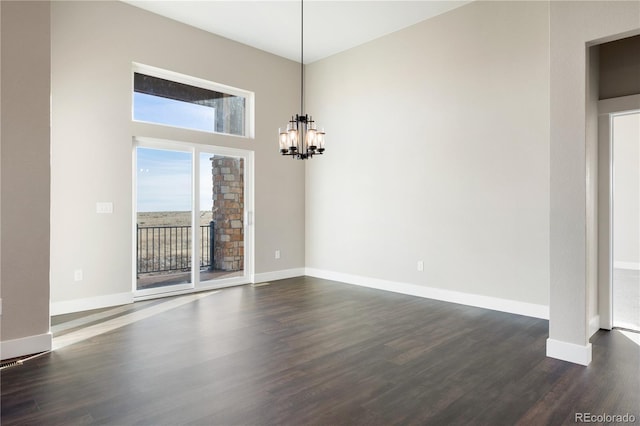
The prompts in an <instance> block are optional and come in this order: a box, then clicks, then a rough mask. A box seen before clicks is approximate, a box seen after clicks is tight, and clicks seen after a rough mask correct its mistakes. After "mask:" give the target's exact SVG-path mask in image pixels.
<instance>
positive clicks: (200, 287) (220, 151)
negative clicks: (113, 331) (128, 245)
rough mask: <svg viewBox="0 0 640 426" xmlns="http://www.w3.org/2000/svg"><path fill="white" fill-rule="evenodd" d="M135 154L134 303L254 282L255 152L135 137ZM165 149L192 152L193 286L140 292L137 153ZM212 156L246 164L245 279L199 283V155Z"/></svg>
mask: <svg viewBox="0 0 640 426" xmlns="http://www.w3.org/2000/svg"><path fill="white" fill-rule="evenodd" d="M132 145H133V148H132V150H133V152H132V171H133V179H132V181H133V188H132V195H133V199H132V203H133V208H132V212H133V214H132V231H131V235H132V239H131V241H132V258H133V265H132V291H133V296H134V300H136V301H137V300H147V299H154V298H159V297H166V296H173V295H179V294H189V293H194V292H198V291H206V290H215V289H219V288H224V287H231V286H236V285H243V284H249V283H251V282H252V277H253V275H254V263H255V262H254V241H255V233H254V226H253V211H254V210H253V209H254V152H253V151H249V150H243V149H236V148H229V147H221V146H214V145H204V144H195V143H190V142H181V141H172V140H166V139H156V138H148V137H137V136H135V137H133V144H132ZM139 147H142V148H151V149H165V150H174V151H182V152H190V153H191V157H192V176H191V197H192V199H191V223H192V226H191V256H192V262H191V263H192V265H193V266H192V268H191V283H189V284H179V285H176V286H171V287H170V288H167V289H166V291H162V289H148V290H138V289H137V285H136V282H137V278H136V277H137V259H136V243H137V241H136V223H137V213H138V211H137V196H138V194H137V183H138V182H137V173H135V171H136V163H137V158H136V151H137V148H139ZM201 153H211V154H214V155H219V156H225V157H236V158H242V159H243V160H244V171H243V173H244V221H243V226H244V265H243V266H244V267H243V275H242V276H239V277H231V278H222V279H217V280H211V281H204V282H201V281H200V270H199V267H198V264H199V262H196V261H195V260H198V259H200V244H198V229H199V227H198V226H196V223H197V218H198V215H199V213H200V196H199V185H200V184H199V177H200V154H201Z"/></svg>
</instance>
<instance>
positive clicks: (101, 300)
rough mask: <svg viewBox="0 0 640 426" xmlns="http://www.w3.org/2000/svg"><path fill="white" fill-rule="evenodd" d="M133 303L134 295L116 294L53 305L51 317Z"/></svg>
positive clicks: (54, 303)
mask: <svg viewBox="0 0 640 426" xmlns="http://www.w3.org/2000/svg"><path fill="white" fill-rule="evenodd" d="M129 303H133V293H131V292H129V293H116V294H107V295H105V296H96V297H87V298H84V299H75V300H65V301H63V302H53V303H51V316H55V315H62V314H70V313H73V312H82V311H89V310H91V309H100V308H110V307H112V306H119V305H126V304H129Z"/></svg>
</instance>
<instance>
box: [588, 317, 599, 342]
mask: <svg viewBox="0 0 640 426" xmlns="http://www.w3.org/2000/svg"><path fill="white" fill-rule="evenodd" d="M598 330H600V315H596V316H595V317H593V318H591V320H590V321H589V337H591V336H593V335H594V334H596V332H597V331H598Z"/></svg>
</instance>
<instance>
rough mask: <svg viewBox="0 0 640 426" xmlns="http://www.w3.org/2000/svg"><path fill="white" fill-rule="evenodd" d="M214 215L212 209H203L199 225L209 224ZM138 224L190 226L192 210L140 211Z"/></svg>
mask: <svg viewBox="0 0 640 426" xmlns="http://www.w3.org/2000/svg"><path fill="white" fill-rule="evenodd" d="M212 217H213V214H212V213H211V210H205V211H201V212H200V214H199V218H200V223H199V225H208V224H209V222H210V221H211V219H212ZM137 223H138V226H140V227H143V226H188V225H191V212H142V213H138V221H137Z"/></svg>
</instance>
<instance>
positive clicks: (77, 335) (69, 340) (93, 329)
mask: <svg viewBox="0 0 640 426" xmlns="http://www.w3.org/2000/svg"><path fill="white" fill-rule="evenodd" d="M216 293H220V290H215V291H208V292H203V293H197V294H191V295H188V296H182V297H177V298H171V299H168V300H167V301H166V302H162V303H158V304H154V305H151V306H149V307H147V308H142V309H138V310H136V311H135V312H132V313H130V314H126V315H122V316H119V317H117V318H113V319H111V320H108V321H105V322H101V323H98V324H94V325H91V326H88V327H83V328H81V329H79V330H76V331H72V332H70V333H67V334H63V335H62V336H58V337H54V338H53V350H57V349H61V348H64V347H66V346H69V345H72V344H74V343H78V342H81V341H83V340H87V339H90V338H92V337H95V336H99V335H100V334H104V333H108V332H110V331H112V330H115V329H117V328H120V327H124V326H125V325H129V324H132V323H134V322H137V321H140V320H143V319H145V318H150V317H152V316H154V315H158V314H161V313H163V312H167V311H168V310H170V309H174V308H177V307H180V306H182V305H186V304H187V303H191V302H193V301H196V300H198V299H202V298H204V297H207V296H211V295H212V294H216ZM123 309H124V308H123V307H117V308H114V309H112V310H109V311H106V312H101V313H99V314H94V315H89V316H87V317H84V318H80V319H77V320H74V321H70V322H69V323H63V324H59V325H57V326H55V327H52V331H53V332H54V334H55V333H56V332H60V331H63V330H67V329H69V328H72V327H79V326H82V325H83V324H89V323H91V322H94V321H96V320H100V319H103V318H108V317H109V316H112V315H114V314H117V313H119V312H122V311H123Z"/></svg>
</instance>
